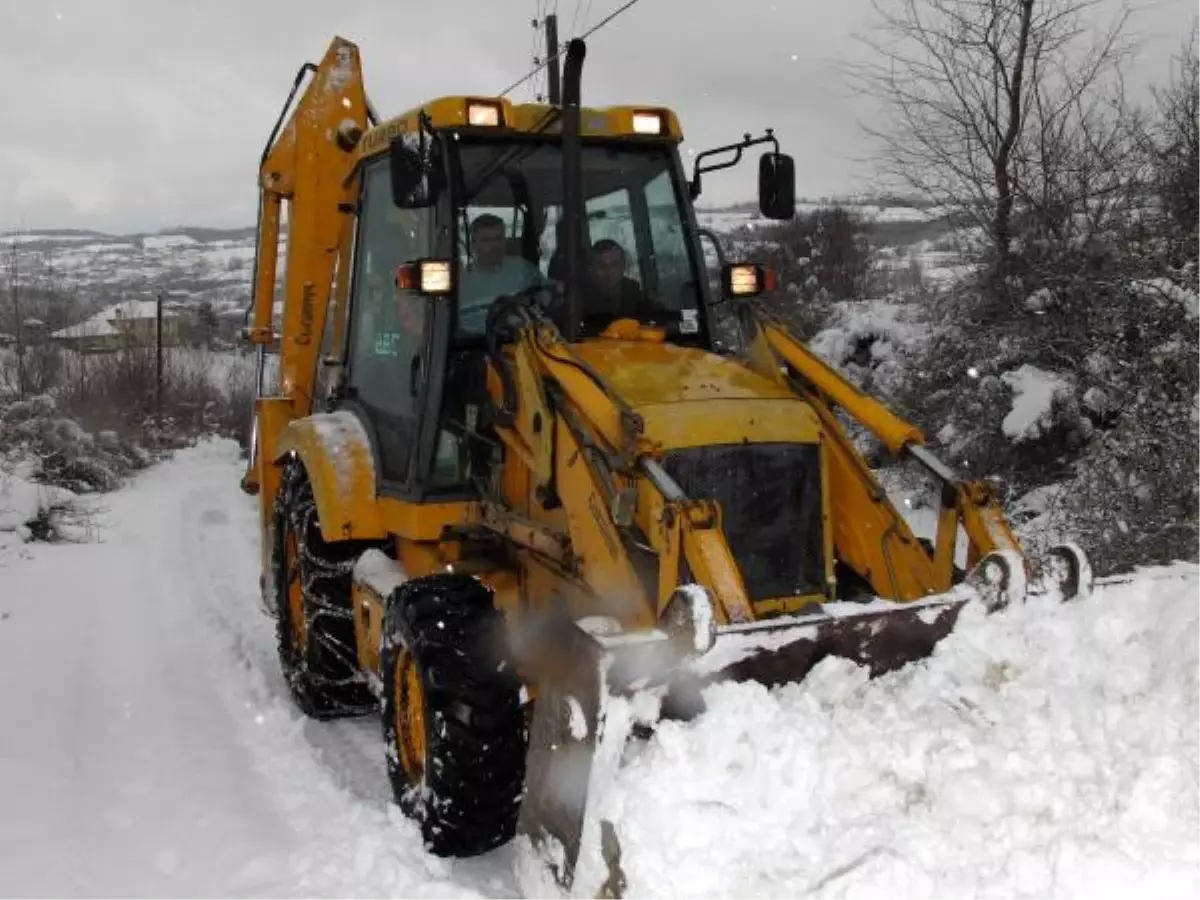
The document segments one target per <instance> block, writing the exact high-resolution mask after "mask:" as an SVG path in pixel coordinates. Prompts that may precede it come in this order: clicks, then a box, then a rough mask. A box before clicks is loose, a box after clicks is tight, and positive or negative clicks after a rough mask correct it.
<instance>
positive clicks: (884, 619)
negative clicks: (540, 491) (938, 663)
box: [518, 590, 975, 897]
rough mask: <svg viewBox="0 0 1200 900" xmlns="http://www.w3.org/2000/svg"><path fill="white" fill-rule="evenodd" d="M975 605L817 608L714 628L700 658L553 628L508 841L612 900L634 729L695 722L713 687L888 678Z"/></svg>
mask: <svg viewBox="0 0 1200 900" xmlns="http://www.w3.org/2000/svg"><path fill="white" fill-rule="evenodd" d="M973 596H975V594H974V593H972V592H971V591H969V590H968V591H957V590H956V591H952V592H950V593H948V594H944V595H939V596H938V597H937V598H931V599H929V600H924V601H917V602H912V603H904V604H899V603H890V602H885V601H874V602H871V603H833V604H825V605H823V606H821V607H814V608H813V610H812V611H811V612H807V613H805V614H803V615H801V614H797V615H792V616H786V617H779V618H775V619H771V620H766V621H760V622H755V623H751V624H746V625H729V626H723V627H720V628H717V629H715V631H714V634H713V637H714V638H715V639H713V640H711V643H710V645H709V646H708V648H707V650H706V651H704V650H700V649H698V648H700V647H702V646H703V645H704V641H703V639H702V640H695V639H694V638H695V636H694V635H689V634H683V635H680V634H671V633H669V632H667V631H665V630H662V629H657V630H654V631H649V632H641V633H621V634H612V635H605V634H602V633H595V632H594V631H591V630H589V629H588V628H587V627H586V623H584V627H580V626H579V625H578V624H576V623H573V622H570V621H563V622H560V623H557V624H556V625H555V627H554V634H553V636H552V641H551V643H552V646H553V647H554V657H555V661H556V663H557V664H554V663H552V662H551V661H550V660H548V659H544V660H543V664H544V665H553V672H552V673H551V672H546V677H543V678H540V679H539V681H538V693H537V700H536V702H535V704H534V714H533V722H532V726H531V729H530V736H529V747H530V749H529V755H528V761H527V768H526V792H525V797H524V800H523V801H522V807H521V813H520V819H519V822H518V835H520V836H522V837H523V838H524V839H527V840H528V841H529V843H530V845H531V847H532V850H533V854H534V858H535V859H536V861H537V864H538V865H539V866H540V867H542V869H543V870H549V872H550V874H552V876H553V878H554V880H555V881H556V883H557V886H558V888H559V889H564V890H568V891H571V892H572V894H575V895H578V896H590V897H595V896H601V897H618V896H622V892H623V890H624V887H625V884H624V882H625V879H624V875H623V873H622V869H621V861H620V843H619V841H618V839H617V835H616V832H615V829H614V826H613V824H612V822H611V821H610V820H609V819H607V818H606V810H605V797H604V793H605V788H606V786H607V785H608V784H610V783H611V782H612V779H613V776H614V775H615V773H616V770H617V768H618V767H619V766H620V763H621V757H622V753H623V751H624V748H625V743H626V741H627V739H628V738H629V737H630V735H631V734H632V733H633V732H634V729H635V728H637V727H645V726H652V725H653V722H654V720H655V719H658V718H690V717H691V716H692V715H695V714H696V713H699V712H701V711H702V710H703V699H702V697H701V688H702V687H703V686H704V685H706V684H710V683H712V682H715V681H723V680H734V681H751V680H752V681H758V682H761V683H763V684H766V685H769V686H770V685H777V684H782V683H785V682H796V681H800V680H802V679H803V678H804V677H805V676H806V675H807V674H808V672H809V671H810V670H811V669H812V668H813V667H814V666H815V665H817V664H818V663H819V662H820V661H821V660H822V659H824V658H826V657H828V656H839V657H846V658H849V659H853V660H855V661H856V662H858V663H860V664H862V665H865V666H867V667H868V668H869V669H870V672H871V674H872V676H875V675H879V674H882V673H884V672H888V671H892V670H894V669H898V668H900V667H902V666H904V665H906V664H908V663H910V662H913V661H915V660H918V659H921V658H923V657H925V656H928V655H929V654H930V653H931V652H932V651H933V648H934V646H935V645H936V644H937V642H938V641H940V640H941V639H942V638H944V637H945V636H946V635H948V634H949V633H950V631H951V629H952V628H953V626H954V622H955V620H956V619H957V617H958V612H959V610H960V609H961V607H962V605H963V604H964V603H965V602H966V601H967V600H968V599H970V598H971V597H973ZM546 637H548V638H549V637H551V636H550V635H547V636H546ZM544 671H545V670H544ZM638 695H641V697H638ZM656 701H657V702H656Z"/></svg>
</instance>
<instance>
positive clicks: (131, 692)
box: [0, 441, 1200, 897]
mask: <svg viewBox="0 0 1200 900" xmlns="http://www.w3.org/2000/svg"><path fill="white" fill-rule="evenodd" d="M243 466H244V461H243V460H242V459H241V458H240V457H239V454H238V451H237V448H236V446H235V445H234V444H233V443H232V442H224V441H214V442H208V443H203V444H201V445H199V446H197V447H194V448H191V449H188V450H185V451H181V452H180V453H179V454H177V456H176V457H175V458H174V459H173V460H171V461H169V462H167V463H164V464H160V465H157V466H155V467H153V468H151V469H149V470H147V471H145V472H143V473H141V474H139V475H138V476H136V478H135V479H134V480H133V481H132V482H131V483H130V484H129V485H128V486H127V487H125V488H122V489H121V490H119V491H116V492H115V493H112V494H108V495H103V496H99V497H95V496H88V497H82V498H79V502H80V503H87V504H91V505H92V509H93V512H94V515H95V516H96V518H97V522H98V526H99V532H98V534H99V537H98V539H97V540H93V541H91V542H87V543H81V544H66V545H47V544H40V543H31V544H24V545H22V550H21V551H20V553H17V552H14V551H12V549H11V548H10V549H9V550H8V551H5V550H3V549H0V679H3V682H4V683H5V684H7V685H9V686H10V689H9V690H7V691H5V692H3V694H0V721H3V722H4V723H5V728H4V729H2V730H0V796H3V797H4V798H5V802H4V803H3V805H0V846H3V847H4V848H5V852H4V853H3V854H0V887H2V888H3V892H4V893H5V894H15V895H44V894H56V895H66V894H72V895H77V894H86V895H110V894H111V895H121V896H141V895H154V896H181V895H188V896H191V895H205V896H229V895H240V896H282V895H287V896H297V895H301V896H315V895H322V896H324V895H337V896H347V895H355V896H359V895H367V896H424V897H429V896H439V897H511V896H520V895H521V893H522V890H523V886H526V885H527V882H526V880H525V878H523V877H521V873H525V874H526V875H527V874H528V868H527V867H528V863H529V858H528V857H527V856H526V855H525V854H523V853H522V852H521V844H520V843H519V842H514V843H513V844H510V845H509V846H506V847H503V848H500V849H499V850H496V851H494V852H492V853H490V854H488V855H486V856H483V857H480V858H477V859H471V860H445V859H438V858H435V857H432V856H430V855H429V854H427V853H426V852H425V851H424V850H423V849H422V847H421V845H420V834H419V830H418V829H417V827H416V826H415V825H414V824H413V823H412V822H410V821H409V820H407V819H405V818H404V817H403V816H402V815H400V813H399V812H398V810H397V809H396V808H395V807H394V805H393V804H392V803H391V800H390V792H389V789H388V786H387V778H386V773H385V768H384V758H383V749H382V746H381V742H380V736H379V723H378V721H377V720H376V719H374V718H373V717H367V718H366V719H364V720H360V721H342V722H332V723H318V722H314V721H308V720H305V719H304V718H303V717H302V716H301V715H300V714H299V713H298V712H297V711H296V710H295V708H294V707H293V705H292V704H291V702H290V700H289V698H288V694H287V690H286V687H285V685H284V684H283V681H282V678H281V676H280V674H279V668H278V662H277V660H276V656H275V637H274V627H273V622H272V621H271V620H269V619H268V618H267V617H265V616H263V615H262V614H261V612H260V611H259V603H258V590H257V584H258V575H259V555H258V554H259V546H258V532H257V511H256V503H257V500H256V499H255V498H251V497H247V496H245V495H244V494H242V493H241V491H240V490H239V489H238V481H239V478H240V476H241V473H242V471H243ZM1198 587H1200V570H1198V569H1197V567H1196V566H1194V565H1190V564H1178V565H1175V566H1172V567H1163V568H1160V569H1156V570H1149V571H1145V572H1140V573H1136V574H1135V575H1133V576H1131V578H1130V579H1129V580H1128V582H1127V583H1113V584H1108V585H1104V586H1101V587H1100V588H1098V590H1097V592H1096V594H1095V595H1094V597H1093V598H1092V599H1091V600H1089V601H1088V602H1086V603H1080V604H1073V605H1059V604H1056V603H1054V602H1051V601H1048V600H1047V601H1036V602H1031V603H1029V604H1028V605H1026V606H1023V607H1018V608H1013V609H1009V610H1007V611H1004V612H1001V613H998V614H996V615H993V616H991V617H984V616H982V615H980V614H978V613H976V612H975V611H973V610H967V611H966V612H965V613H964V614H963V615H962V616H961V619H960V627H959V628H958V630H957V631H956V632H955V633H954V634H953V635H952V636H951V637H949V638H947V639H946V640H945V641H943V642H942V644H941V645H939V648H938V650H937V652H936V654H935V655H934V656H933V657H932V658H931V659H929V660H927V661H925V662H923V663H921V664H918V665H913V666H910V667H908V668H906V669H905V670H903V671H901V672H899V673H894V674H892V675H889V676H885V677H883V678H879V679H876V680H874V681H868V680H867V679H866V677H865V673H864V671H863V670H862V669H860V668H858V667H857V666H855V665H853V664H852V663H849V662H846V661H837V660H826V661H825V662H823V663H821V664H820V665H819V666H818V667H817V669H816V670H815V671H814V672H813V673H812V675H811V676H810V677H809V678H808V679H807V680H806V681H804V682H803V683H801V684H798V685H791V686H787V687H783V688H777V689H772V690H767V689H765V688H763V687H760V686H756V685H732V684H724V685H717V686H713V687H711V688H708V689H707V690H706V693H705V696H706V699H707V701H708V705H709V709H708V711H707V712H706V713H704V714H703V715H701V716H700V717H698V718H697V719H695V720H693V721H692V722H690V723H680V722H664V723H661V724H660V725H659V727H658V729H657V730H656V731H655V733H654V734H653V735H652V736H650V737H649V738H648V739H646V740H640V741H634V742H632V743H631V744H630V745H629V746H628V747H627V748H626V749H625V754H624V760H623V761H621V760H619V759H617V758H616V757H611V758H610V756H606V757H605V758H604V759H603V760H601V762H602V765H601V766H600V767H599V768H598V769H597V770H596V772H595V778H594V780H593V782H592V783H593V789H594V791H595V794H594V796H595V799H596V802H597V803H598V804H599V807H598V810H597V812H598V813H602V814H604V815H605V816H606V817H607V818H609V819H610V820H611V821H612V822H613V824H614V826H615V831H616V834H617V837H618V840H619V842H620V846H621V863H622V868H623V872H624V875H625V877H626V879H627V881H628V891H627V895H628V896H646V897H653V896H677V897H702V896H751V895H755V896H800V895H809V896H879V897H885V896H886V897H890V896H896V895H907V896H914V897H927V896H1088V895H1092V896H1094V895H1098V894H1103V895H1109V894H1112V895H1114V896H1125V895H1128V894H1130V893H1133V892H1138V893H1139V894H1145V895H1149V896H1155V897H1162V896H1194V895H1195V894H1196V892H1197V889H1200V840H1198V838H1200V835H1198V821H1197V801H1198V797H1197V779H1196V771H1197V762H1198V756H1200V753H1198V744H1200V740H1198V735H1197V703H1198V690H1197V664H1198V655H1200V654H1198V652H1197V609H1198V603H1197V590H1198ZM48 642H49V643H48ZM51 647H52V652H50V651H49V650H48V648H51ZM48 653H49V655H48ZM627 706H628V705H627ZM633 715H635V711H634V710H633V709H626V708H624V707H622V706H620V705H618V706H617V707H616V708H615V709H614V719H613V720H612V721H613V724H614V726H615V725H617V724H620V723H619V722H618V721H617V720H618V719H625V720H627V719H629V717H631V716H633ZM639 715H640V713H639ZM625 724H628V723H627V721H626V722H625ZM613 750H614V748H611V747H610V748H607V749H606V753H609V754H611V752H613ZM618 762H620V763H621V764H620V765H619V766H618V765H617V763H618ZM597 822H598V819H597V818H595V817H593V818H592V819H591V820H590V822H589V834H592V835H593V837H594V836H595V831H596V829H597V828H598V827H599V826H598V825H597ZM544 893H545V884H544V882H543V883H541V890H540V891H539V895H544Z"/></svg>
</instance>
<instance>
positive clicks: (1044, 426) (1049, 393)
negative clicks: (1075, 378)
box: [1000, 363, 1071, 442]
mask: <svg viewBox="0 0 1200 900" xmlns="http://www.w3.org/2000/svg"><path fill="white" fill-rule="evenodd" d="M1000 380H1001V381H1002V382H1004V383H1005V384H1006V385H1008V386H1009V387H1010V388H1012V392H1013V400H1012V409H1011V410H1010V411H1009V413H1008V415H1007V416H1005V417H1004V421H1003V422H1002V423H1001V424H1000V428H1001V430H1002V431H1003V432H1004V433H1005V434H1006V435H1007V436H1008V437H1010V438H1012V439H1013V440H1014V441H1018V442H1020V441H1025V440H1035V439H1037V438H1038V437H1040V436H1041V435H1042V434H1044V433H1045V432H1047V431H1049V429H1050V428H1051V427H1052V426H1053V424H1054V421H1053V408H1054V401H1055V399H1056V398H1061V397H1066V396H1069V395H1070V393H1071V385H1070V383H1068V382H1067V381H1066V380H1064V379H1063V378H1062V377H1061V376H1058V375H1055V374H1054V373H1052V372H1045V371H1043V370H1042V369H1039V368H1038V367H1037V366H1031V365H1030V364H1029V363H1024V364H1023V365H1022V366H1021V367H1020V368H1019V369H1014V370H1013V371H1011V372H1005V373H1004V374H1002V375H1001V376H1000Z"/></svg>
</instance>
